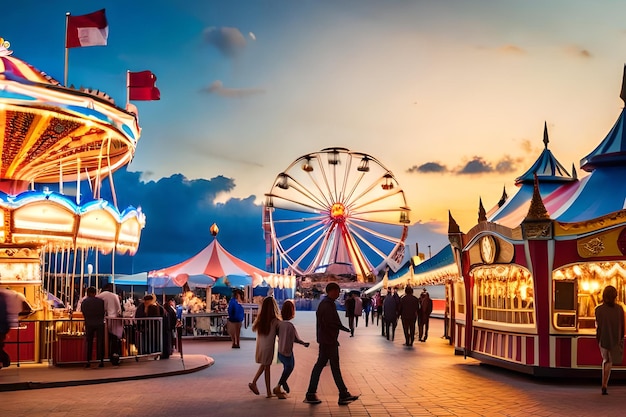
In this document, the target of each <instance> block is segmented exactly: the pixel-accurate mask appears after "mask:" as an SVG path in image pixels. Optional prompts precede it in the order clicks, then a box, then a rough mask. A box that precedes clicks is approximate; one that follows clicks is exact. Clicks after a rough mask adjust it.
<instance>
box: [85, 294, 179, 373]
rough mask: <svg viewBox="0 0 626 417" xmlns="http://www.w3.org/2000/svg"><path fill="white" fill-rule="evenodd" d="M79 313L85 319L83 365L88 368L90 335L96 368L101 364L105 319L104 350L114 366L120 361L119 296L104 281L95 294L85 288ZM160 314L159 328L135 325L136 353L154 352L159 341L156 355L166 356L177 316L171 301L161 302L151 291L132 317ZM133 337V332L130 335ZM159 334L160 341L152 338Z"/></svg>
mask: <svg viewBox="0 0 626 417" xmlns="http://www.w3.org/2000/svg"><path fill="white" fill-rule="evenodd" d="M79 310H80V312H81V313H82V314H83V317H84V320H85V340H86V343H85V345H86V349H87V351H86V355H87V356H86V364H85V367H86V368H90V367H91V359H92V354H93V343H94V338H95V341H96V360H97V361H98V362H99V364H98V367H100V368H102V367H104V343H105V342H104V341H105V337H104V336H105V335H104V333H105V320H106V319H109V320H108V325H107V329H108V340H109V343H108V348H109V349H108V350H109V361H110V362H111V364H113V365H115V366H117V365H119V364H120V356H121V353H122V352H121V337H122V335H123V332H124V325H123V322H122V320H120V319H119V318H120V317H122V307H121V303H120V299H119V296H118V295H117V294H115V293H114V292H113V285H112V284H110V283H109V284H107V285H105V286H104V287H103V288H102V291H101V292H100V293H99V294H98V292H97V290H96V288H95V287H89V288H87V296H86V297H85V298H84V299H83V300H82V301H81V303H80V309H79ZM147 317H161V318H162V319H163V320H162V321H161V323H160V324H159V325H160V326H161V329H159V330H160V331H156V328H155V326H151V325H150V324H149V323H138V324H137V329H136V330H137V331H138V335H137V340H135V342H136V344H137V346H138V353H139V354H150V353H155V352H156V351H157V350H156V348H157V346H158V345H159V344H161V343H162V349H161V351H160V358H161V359H167V358H169V356H170V355H171V353H172V351H173V348H174V340H175V339H174V335H173V330H174V329H175V328H176V327H177V324H178V322H179V317H178V314H177V311H176V306H175V303H174V300H169V301H168V302H166V303H164V305H161V304H159V303H158V301H157V299H156V296H155V295H154V294H148V295H146V296H145V297H143V300H142V301H141V302H140V304H139V306H137V309H136V310H135V318H139V319H141V318H147ZM132 336H133V337H134V336H136V335H132ZM159 336H161V337H162V340H158V342H160V343H157V340H155V337H159Z"/></svg>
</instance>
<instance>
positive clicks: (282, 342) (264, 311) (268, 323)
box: [248, 297, 309, 399]
mask: <svg viewBox="0 0 626 417" xmlns="http://www.w3.org/2000/svg"><path fill="white" fill-rule="evenodd" d="M295 314H296V307H295V304H294V303H293V301H291V300H287V301H285V302H284V304H283V307H282V309H281V310H280V311H279V310H278V304H276V300H275V299H274V297H266V298H265V299H263V303H262V304H261V309H260V311H259V314H258V315H257V318H256V320H255V321H254V323H253V324H252V330H253V331H255V332H256V333H257V338H256V351H255V361H256V363H258V364H259V368H258V370H257V372H256V374H255V375H254V378H253V379H252V382H250V383H249V384H248V388H250V390H251V391H252V392H253V393H255V394H256V395H259V389H258V387H257V381H258V380H259V378H260V377H261V375H263V374H264V375H265V388H266V391H267V398H271V397H272V396H276V397H278V398H279V399H286V398H287V395H286V394H288V393H289V392H290V389H289V384H288V383H287V380H288V379H289V376H290V375H291V373H292V372H293V369H294V366H295V357H294V354H293V345H294V343H299V344H301V345H303V346H304V347H309V342H305V341H303V340H302V339H300V336H299V335H298V331H297V330H296V328H295V326H294V325H293V323H291V322H290V320H291V319H293V318H294V317H295ZM276 337H278V346H276ZM275 354H276V355H277V357H278V359H279V360H280V361H281V363H282V364H283V373H282V375H281V376H280V379H279V380H278V383H277V384H276V386H275V387H273V389H272V388H271V379H270V368H271V365H272V363H273V362H274V355H275ZM283 390H284V391H283Z"/></svg>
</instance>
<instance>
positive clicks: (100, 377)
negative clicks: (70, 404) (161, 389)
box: [0, 353, 215, 392]
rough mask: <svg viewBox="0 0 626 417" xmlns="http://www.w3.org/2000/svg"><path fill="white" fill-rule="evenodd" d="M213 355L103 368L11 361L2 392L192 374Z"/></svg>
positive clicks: (0, 383)
mask: <svg viewBox="0 0 626 417" xmlns="http://www.w3.org/2000/svg"><path fill="white" fill-rule="evenodd" d="M214 362H215V361H214V360H213V358H211V357H209V356H205V355H197V354H193V355H184V356H183V357H182V358H181V357H180V356H179V355H177V354H176V353H175V354H174V355H172V356H170V358H169V359H162V360H155V359H153V358H141V359H140V360H138V361H135V360H134V359H132V360H124V361H122V363H121V365H120V366H112V365H111V364H110V363H108V362H105V364H104V367H103V368H98V364H97V363H92V364H91V368H89V369H86V368H85V367H84V366H64V367H58V366H53V365H48V364H27V363H21V364H20V366H19V367H18V366H17V365H15V364H11V366H10V367H8V368H2V369H0V392H2V391H18V390H29V389H41V388H56V387H69V386H77V385H92V384H102V383H107V382H117V381H126V380H137V379H148V378H159V377H165V376H173V375H181V374H188V373H192V372H197V371H200V370H202V369H206V368H208V367H209V366H212V365H213V364H214Z"/></svg>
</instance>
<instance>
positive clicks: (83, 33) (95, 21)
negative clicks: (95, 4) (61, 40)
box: [65, 9, 109, 48]
mask: <svg viewBox="0 0 626 417" xmlns="http://www.w3.org/2000/svg"><path fill="white" fill-rule="evenodd" d="M108 37H109V24H108V22H107V17H106V14H105V12H104V9H102V10H98V11H97V12H93V13H89V14H84V15H81V16H72V15H68V16H67V28H66V33H65V47H66V48H80V47H83V46H101V45H106V44H107V38H108Z"/></svg>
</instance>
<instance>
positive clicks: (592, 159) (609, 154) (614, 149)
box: [580, 65, 626, 172]
mask: <svg viewBox="0 0 626 417" xmlns="http://www.w3.org/2000/svg"><path fill="white" fill-rule="evenodd" d="M620 98H621V99H622V100H623V101H624V103H626V65H625V66H624V74H623V75H622V92H621V94H620ZM625 110H626V109H622V112H621V114H620V115H619V118H618V119H617V122H615V124H614V125H613V128H611V131H610V132H609V134H608V135H606V137H605V138H604V140H603V141H602V142H600V144H599V145H598V146H597V147H596V148H595V149H594V150H593V151H592V152H591V153H590V154H589V155H587V156H585V157H584V158H583V159H581V160H580V167H581V168H582V169H584V170H585V171H587V172H591V171H593V170H594V169H596V168H597V167H599V166H614V165H620V164H621V165H623V164H624V163H625V162H626V126H624V124H625V123H626V121H625V120H624V118H625V117H626V116H625V115H624V111H625Z"/></svg>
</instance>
